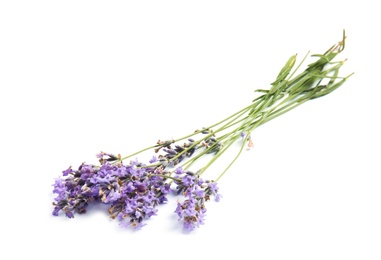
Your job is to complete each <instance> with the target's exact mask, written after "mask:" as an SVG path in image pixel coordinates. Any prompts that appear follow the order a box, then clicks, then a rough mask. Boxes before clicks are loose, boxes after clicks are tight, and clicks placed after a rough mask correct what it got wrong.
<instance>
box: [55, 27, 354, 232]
mask: <svg viewBox="0 0 381 260" xmlns="http://www.w3.org/2000/svg"><path fill="white" fill-rule="evenodd" d="M344 47H345V33H344V35H343V39H342V41H340V42H339V43H337V44H335V45H333V46H332V47H331V48H329V49H328V50H327V51H326V52H325V53H324V54H317V55H312V57H315V58H316V61H314V62H313V63H311V64H309V65H308V66H307V68H306V69H305V70H304V71H302V72H301V73H299V74H297V75H295V74H296V72H297V71H298V70H299V69H300V66H301V65H302V63H303V62H304V60H305V59H306V58H307V56H308V54H307V55H306V56H305V57H304V59H303V60H302V62H300V63H299V65H298V66H296V68H294V66H295V63H296V55H293V56H291V58H290V59H289V60H288V61H287V62H286V64H285V65H284V67H283V68H282V69H281V70H280V72H279V74H278V76H277V78H276V80H275V81H274V82H273V83H271V86H270V88H269V89H259V90H256V92H257V93H259V96H258V97H256V98H255V99H254V100H253V101H252V103H251V104H249V105H248V106H246V107H244V108H243V109H241V110H239V111H238V112H236V113H234V114H232V115H230V116H228V117H227V118H225V119H224V120H222V121H220V122H217V123H215V124H212V125H210V126H208V127H205V128H202V129H201V130H196V131H193V132H192V133H190V134H188V135H186V136H184V137H181V138H178V139H175V140H164V141H163V140H159V141H157V143H156V144H155V145H153V146H151V147H148V148H145V149H142V150H140V151H138V152H136V153H133V154H131V155H128V156H125V157H122V156H121V155H114V154H111V153H105V152H101V153H99V154H97V157H98V158H99V165H93V164H86V163H82V164H81V165H80V166H79V167H78V168H75V169H73V168H72V167H71V166H70V167H69V168H68V169H66V170H64V171H63V172H62V177H60V178H58V179H56V180H55V183H54V184H53V186H54V190H53V193H55V194H56V198H55V202H53V205H54V210H53V215H55V216H58V215H59V214H60V212H63V213H64V214H65V215H66V216H67V217H68V218H73V217H74V214H75V213H79V214H82V213H86V208H87V206H88V205H89V204H91V203H105V204H107V205H109V208H108V212H109V214H110V217H111V218H113V219H118V220H119V221H120V222H121V224H122V225H126V226H130V227H133V228H140V227H142V226H144V225H145V220H146V219H149V218H150V217H152V216H154V215H156V214H157V210H158V209H157V207H158V205H160V204H164V203H166V202H167V201H168V195H169V194H177V195H179V196H181V197H182V199H180V200H178V202H177V207H176V209H175V210H174V211H175V213H176V214H177V215H178V217H179V220H181V221H182V222H183V225H184V228H185V229H187V230H193V229H195V228H196V227H199V226H200V225H201V224H203V223H204V217H205V212H206V207H205V203H206V202H207V201H209V200H211V198H214V199H215V200H216V201H218V200H219V199H220V197H221V195H220V194H219V189H218V185H217V181H219V180H220V179H221V177H222V176H223V175H224V174H225V172H227V170H228V169H229V167H230V166H231V165H232V164H233V163H234V162H235V161H236V159H237V158H238V157H239V155H240V154H241V152H242V151H243V149H244V147H245V146H248V147H252V146H253V143H252V140H251V132H252V131H253V130H254V129H255V128H257V127H258V126H260V125H262V124H264V123H266V122H268V121H270V120H272V119H274V118H276V117H278V116H280V115H282V114H284V113H286V112H287V111H290V110H291V109H294V108H295V107H297V106H299V105H301V104H303V103H304V102H306V101H308V100H311V99H315V98H319V97H322V96H324V95H327V94H329V93H331V92H332V91H334V90H335V89H337V88H338V87H340V86H341V85H342V84H343V83H344V82H345V81H346V80H347V78H348V77H350V76H351V75H352V74H351V75H349V76H346V77H341V76H339V70H340V68H341V66H342V65H343V63H344V61H334V58H335V57H336V56H337V55H338V54H339V53H340V52H342V51H343V50H344ZM237 142H241V148H240V150H239V152H238V154H237V155H236V156H235V157H234V158H232V159H231V162H230V163H229V164H228V165H227V167H226V169H225V170H224V171H223V172H222V173H221V174H220V175H219V177H218V178H216V180H205V179H203V178H201V177H203V176H204V175H203V174H204V173H205V172H206V170H207V169H208V167H210V166H211V165H212V164H213V163H214V162H215V161H216V160H217V159H218V158H220V156H221V155H222V154H223V153H224V152H225V151H226V150H227V149H228V148H229V147H231V145H232V144H234V143H237ZM146 151H152V159H150V160H149V161H148V162H142V161H139V160H138V159H136V157H135V156H137V155H138V154H140V153H143V152H146ZM206 155H208V157H206ZM201 158H207V159H208V160H207V163H206V164H205V165H204V166H202V167H199V168H198V169H197V171H191V169H190V168H191V166H192V165H193V166H194V163H195V162H196V161H199V160H200V159H201ZM127 159H130V160H128V161H127ZM126 161H127V162H126Z"/></svg>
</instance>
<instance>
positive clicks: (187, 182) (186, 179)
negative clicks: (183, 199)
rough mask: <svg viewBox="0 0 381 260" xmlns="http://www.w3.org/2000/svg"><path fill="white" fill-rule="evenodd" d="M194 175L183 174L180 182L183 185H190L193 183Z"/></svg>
mask: <svg viewBox="0 0 381 260" xmlns="http://www.w3.org/2000/svg"><path fill="white" fill-rule="evenodd" d="M194 179H195V177H194V176H191V175H185V176H184V177H183V178H182V179H181V182H182V184H183V185H184V186H185V187H190V186H191V185H192V184H194Z"/></svg>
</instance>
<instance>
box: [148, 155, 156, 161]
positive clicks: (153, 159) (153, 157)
mask: <svg viewBox="0 0 381 260" xmlns="http://www.w3.org/2000/svg"><path fill="white" fill-rule="evenodd" d="M154 162H157V157H156V156H155V155H154V156H152V159H151V160H149V163H154Z"/></svg>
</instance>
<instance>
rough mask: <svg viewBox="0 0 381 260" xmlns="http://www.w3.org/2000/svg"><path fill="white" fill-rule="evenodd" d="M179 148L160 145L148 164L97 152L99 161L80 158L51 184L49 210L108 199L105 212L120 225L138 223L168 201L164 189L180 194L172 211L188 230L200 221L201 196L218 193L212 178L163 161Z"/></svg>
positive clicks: (73, 209)
mask: <svg viewBox="0 0 381 260" xmlns="http://www.w3.org/2000/svg"><path fill="white" fill-rule="evenodd" d="M179 151H181V149H180V148H178V147H177V149H171V148H166V149H165V152H166V155H165V156H159V158H156V157H155V156H154V157H153V158H152V159H151V160H150V161H149V163H150V164H149V165H146V164H143V163H140V162H139V161H138V160H134V161H130V162H129V164H127V165H124V164H123V162H122V160H119V159H120V158H118V157H117V156H114V155H112V154H107V153H100V154H99V155H97V157H98V158H99V161H100V165H99V166H96V165H91V164H85V163H83V164H81V165H80V166H79V167H78V169H77V170H73V169H72V167H69V168H68V169H66V170H64V171H63V172H62V175H63V176H62V177H60V178H58V179H56V181H55V183H54V184H53V187H54V189H53V193H55V194H56V198H55V202H53V205H54V210H53V215H54V216H58V215H59V213H60V212H63V213H64V214H65V215H66V216H67V217H68V218H73V217H74V214H75V213H78V214H83V213H86V208H87V207H88V205H89V204H91V203H95V202H101V203H104V204H107V205H109V208H108V213H109V214H110V217H111V218H113V219H118V220H120V221H121V224H122V225H124V226H130V227H133V228H141V227H142V226H144V225H145V220H147V219H149V218H151V217H152V216H154V215H156V214H157V211H158V209H157V206H158V205H160V204H164V203H166V202H167V201H168V195H169V194H177V195H182V196H184V197H185V200H184V202H183V203H180V202H179V203H178V205H177V208H176V210H175V212H176V213H177V215H178V216H179V220H182V221H183V223H184V228H186V229H187V230H193V229H194V228H195V227H198V226H199V225H200V224H203V221H204V218H205V212H206V208H205V205H204V203H205V201H208V200H209V199H210V197H211V196H215V199H216V200H217V201H218V200H219V199H220V195H219V194H218V187H217V183H216V182H213V181H203V180H202V179H201V178H200V177H199V176H198V175H196V174H194V173H192V172H190V171H184V170H183V169H182V168H181V167H177V168H174V167H168V166H171V165H170V163H168V162H171V160H168V159H170V158H173V157H174V156H175V155H176V153H177V152H179ZM179 158H180V157H179ZM178 161H179V160H177V162H178ZM172 166H173V164H172ZM168 168H172V171H169V170H168Z"/></svg>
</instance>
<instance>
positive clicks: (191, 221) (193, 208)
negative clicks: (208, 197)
mask: <svg viewBox="0 0 381 260" xmlns="http://www.w3.org/2000/svg"><path fill="white" fill-rule="evenodd" d="M205 212H206V209H205V207H204V204H203V202H202V200H198V199H195V198H193V197H192V196H189V198H188V199H186V200H185V201H184V202H183V203H180V202H178V203H177V208H176V210H175V213H177V215H178V216H179V220H183V226H184V228H185V229H186V230H189V231H191V230H194V229H195V228H196V227H199V226H200V225H202V224H204V218H205Z"/></svg>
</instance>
